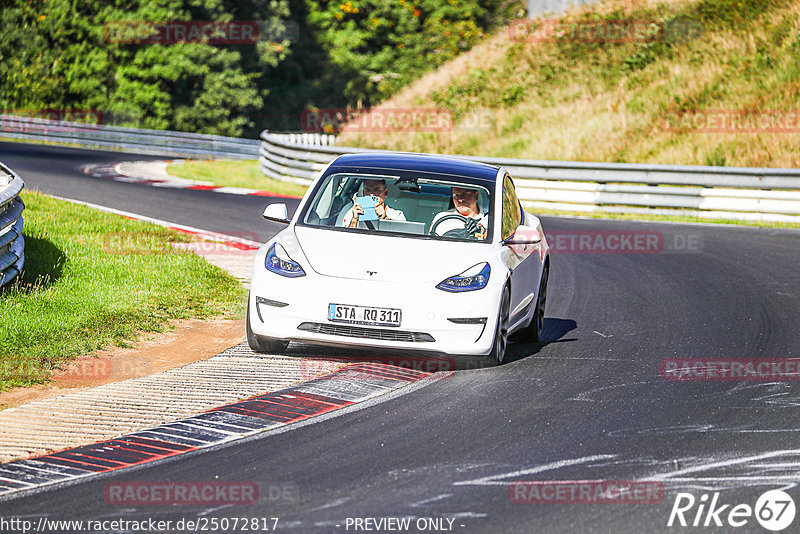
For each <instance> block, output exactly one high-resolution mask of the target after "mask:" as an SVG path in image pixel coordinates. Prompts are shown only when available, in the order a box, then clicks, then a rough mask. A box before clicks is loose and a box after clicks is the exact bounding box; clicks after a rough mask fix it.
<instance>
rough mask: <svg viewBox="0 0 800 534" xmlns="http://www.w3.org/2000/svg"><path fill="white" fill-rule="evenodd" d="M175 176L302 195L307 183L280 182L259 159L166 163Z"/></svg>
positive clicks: (228, 185) (227, 185) (222, 184)
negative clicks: (264, 168)
mask: <svg viewBox="0 0 800 534" xmlns="http://www.w3.org/2000/svg"><path fill="white" fill-rule="evenodd" d="M167 172H169V173H170V174H172V175H173V176H178V177H180V178H187V179H189V180H202V181H206V182H211V183H213V184H214V185H218V186H226V187H246V188H249V189H260V190H262V191H269V192H270V193H276V194H279V195H292V196H297V197H301V196H303V195H304V194H305V192H306V189H307V188H306V186H304V185H299V184H294V183H291V182H281V181H279V180H273V179H271V178H267V177H266V176H264V173H263V172H261V169H260V168H259V166H258V161H257V160H189V161H186V162H185V163H175V164H172V165H169V166H168V167H167Z"/></svg>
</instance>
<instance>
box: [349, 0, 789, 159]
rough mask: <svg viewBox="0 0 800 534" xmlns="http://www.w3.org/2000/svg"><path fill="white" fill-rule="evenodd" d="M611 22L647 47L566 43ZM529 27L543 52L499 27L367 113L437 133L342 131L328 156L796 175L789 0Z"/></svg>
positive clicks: (647, 9)
mask: <svg viewBox="0 0 800 534" xmlns="http://www.w3.org/2000/svg"><path fill="white" fill-rule="evenodd" d="M619 20H636V21H639V22H645V23H646V24H647V28H649V30H648V31H652V32H654V33H653V34H652V35H654V37H652V38H650V39H639V38H633V39H627V40H626V42H619V40H615V39H611V40H605V41H604V40H603V38H602V37H601V38H597V37H594V38H581V37H575V36H576V35H580V31H581V30H580V28H583V29H584V30H585V29H586V28H589V29H593V28H594V29H596V28H603V27H606V28H612V27H614V25H615V24H616V21H619ZM541 22H542V21H540V23H541ZM544 22H545V23H547V22H548V21H544ZM551 27H552V24H551ZM543 28H544V30H543V29H541V28H540V29H538V30H537V27H536V26H533V27H529V28H527V30H528V32H529V35H531V32H534V33H532V34H533V35H547V36H548V38H547V39H544V40H542V39H535V38H524V36H522V38H521V32H520V31H519V28H518V27H516V28H511V29H509V28H505V29H503V30H501V31H500V32H498V33H497V34H496V35H495V36H494V37H493V38H491V39H489V40H487V41H486V42H484V43H482V44H480V45H478V46H477V47H476V48H474V49H472V50H471V51H469V52H467V53H465V54H463V55H462V56H460V57H458V58H456V59H455V60H453V61H451V62H450V63H448V64H446V65H444V66H443V67H441V68H440V69H439V70H438V71H436V72H433V73H430V74H429V75H427V76H425V77H424V78H422V79H420V80H418V81H417V82H416V83H414V84H412V85H410V86H408V87H406V88H405V89H404V90H402V91H401V92H399V93H398V94H397V95H396V96H395V97H394V98H392V99H390V100H388V101H386V102H385V103H384V104H383V105H382V106H381V107H382V108H412V107H413V108H425V109H427V108H440V109H442V108H443V109H447V110H449V111H450V112H451V114H452V117H453V119H454V120H455V126H454V128H452V129H451V130H449V131H446V132H392V133H385V132H361V133H357V132H356V133H353V132H346V133H345V134H343V136H342V137H341V138H340V139H339V141H338V143H337V144H339V145H342V146H345V145H350V146H352V145H355V146H364V147H372V148H390V149H395V150H411V151H421V152H440V153H460V154H483V155H491V156H506V157H516V158H534V159H554V160H576V161H610V162H639V163H672V164H693V165H728V166H764V167H800V133H798V132H800V1H798V0H793V1H792V0H747V1H741V0H682V1H670V2H656V1H647V0H608V1H604V2H601V3H599V4H597V5H595V6H594V7H590V8H580V9H576V10H573V11H571V12H570V13H568V15H567V16H564V17H563V18H562V19H560V21H559V22H558V24H557V25H556V28H557V31H555V32H551V33H546V30H547V26H546V25H545V26H543ZM571 28H572V29H571ZM574 28H579V30H578V31H577V32H576V31H575V30H574ZM536 31H539V32H540V33H538V34H536V33H535V32H536ZM593 31H594V30H593ZM541 32H545V33H541ZM595 35H602V32H600V33H595ZM373 113H375V110H373ZM481 118H483V119H484V120H481ZM487 119H488V120H487ZM476 126H477V127H476ZM743 127H744V128H748V127H749V131H742V128H743Z"/></svg>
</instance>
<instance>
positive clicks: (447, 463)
mask: <svg viewBox="0 0 800 534" xmlns="http://www.w3.org/2000/svg"><path fill="white" fill-rule="evenodd" d="M147 158H148V157H146V156H142V157H139V156H131V155H130V154H121V153H107V152H93V151H82V150H76V149H68V148H53V147H44V146H38V145H15V144H10V143H2V144H0V161H3V162H5V163H6V164H8V165H9V166H11V167H12V168H13V169H14V170H16V171H17V172H18V173H20V174H21V175H22V176H23V178H24V179H25V181H26V184H27V186H28V187H29V188H31V189H38V190H40V191H42V192H45V193H50V194H54V195H58V196H63V197H68V198H73V199H79V200H85V201H88V202H93V203H97V204H103V205H106V206H110V207H113V208H118V209H124V210H127V211H132V212H135V213H140V214H143V215H147V216H150V217H157V218H161V219H167V220H170V221H173V222H177V223H181V224H186V225H191V226H196V227H201V228H204V229H208V230H214V231H220V232H228V233H235V232H239V233H241V232H255V233H257V235H258V236H260V237H261V238H262V239H266V238H267V237H268V236H269V235H271V232H274V231H275V229H276V228H277V226H276V225H270V224H268V223H266V222H265V221H263V219H261V216H260V213H261V211H262V210H263V206H264V205H265V203H266V199H263V198H258V197H241V196H231V195H220V194H215V193H207V192H202V191H185V190H167V189H158V188H154V187H147V186H142V185H131V184H124V183H116V182H106V181H102V180H100V179H97V178H92V177H89V176H86V175H84V174H83V173H82V171H81V168H82V167H83V165H85V164H89V163H98V162H106V161H125V160H131V159H147ZM542 219H543V224H544V228H545V231H546V233H547V234H548V235H550V234H551V233H553V234H558V233H562V234H564V235H569V234H575V233H579V234H587V233H589V234H592V235H596V233H597V232H611V233H617V234H625V233H628V232H636V231H644V232H650V233H657V234H659V235H661V236H662V237H663V242H664V249H663V250H661V251H659V252H658V253H652V254H642V253H636V254H633V253H606V254H597V253H595V254H585V253H570V251H562V252H561V253H554V254H553V255H552V270H551V277H550V287H549V299H548V300H549V302H548V309H547V319H546V324H545V330H546V332H545V343H543V344H541V345H534V344H526V345H513V344H512V345H511V352H512V355H511V361H510V362H508V363H507V364H505V365H503V366H501V367H498V368H484V369H475V370H462V371H457V372H456V373H455V374H454V375H453V376H450V377H448V378H445V379H442V380H438V381H435V382H433V383H432V384H430V385H427V386H425V387H419V388H416V389H414V388H409V389H410V391H409V392H407V393H405V394H400V395H397V396H396V397H394V398H389V399H384V400H382V402H377V403H374V404H369V403H367V404H365V405H359V407H358V409H355V410H351V411H345V412H344V413H342V414H340V415H337V416H334V417H329V418H321V419H318V420H312V421H314V422H311V423H310V424H305V425H300V426H297V427H295V428H293V429H291V430H289V431H286V432H282V433H271V434H270V433H268V434H265V435H262V436H259V437H258V438H257V439H252V440H249V441H245V442H239V443H236V444H233V445H230V446H226V447H224V448H219V449H216V450H209V451H205V452H203V453H201V454H194V455H188V456H185V457H182V458H179V459H175V460H166V461H163V462H160V463H158V464H154V465H149V466H147V467H144V468H142V469H138V470H133V471H127V472H126V471H123V472H118V473H115V474H112V475H110V476H107V477H104V478H95V479H90V480H88V481H86V482H83V483H80V484H76V485H72V486H68V487H61V488H51V489H47V490H44V491H41V492H39V493H35V494H33V495H28V496H25V497H22V498H18V499H14V500H10V501H4V502H0V516H10V515H12V514H13V515H14V516H17V517H21V516H27V517H32V518H38V517H41V516H43V515H46V516H47V517H49V518H51V519H71V518H75V519H81V518H82V519H94V520H98V519H117V518H127V519H137V520H141V519H143V518H155V519H159V520H167V519H170V520H173V521H176V520H179V519H181V518H193V519H196V518H197V517H209V518H211V517H218V518H223V517H228V518H232V517H248V518H254V517H278V518H279V522H278V528H277V531H279V532H357V531H359V530H356V529H355V528H354V526H353V524H354V523H352V522H350V523H348V518H351V520H352V519H353V518H362V519H363V518H375V519H378V518H382V517H411V518H413V520H416V519H418V518H436V519H441V518H449V519H454V521H453V523H452V527H451V528H452V531H456V532H525V533H528V532H636V533H639V532H667V531H669V532H684V531H685V532H695V531H703V532H715V531H717V532H730V531H736V532H766V530H764V529H763V528H762V527H761V526H760V525H759V524H758V523H757V522H756V520H755V518H752V517H751V518H750V519H749V522H748V523H747V524H745V525H744V526H742V527H740V528H736V529H733V528H732V527H730V526H728V525H727V524H726V525H725V526H724V527H723V528H716V529H715V528H713V527H709V528H702V527H696V528H695V527H677V526H674V527H672V528H668V527H667V526H666V525H667V521H668V519H669V516H670V511H671V509H672V506H673V503H674V502H675V499H676V495H677V493H678V492H689V493H692V494H693V495H694V497H696V498H697V499H698V500H699V499H700V496H701V495H702V494H703V493H706V494H708V495H713V493H714V492H716V491H720V492H721V493H720V496H719V503H720V504H729V505H731V506H729V507H728V510H730V508H731V507H732V505H736V504H741V503H744V504H748V505H750V506H754V505H755V503H756V500H757V498H758V497H759V495H761V494H762V493H763V492H764V491H766V490H770V489H778V488H784V489H785V490H786V491H787V492H788V493H789V495H791V496H792V497H793V498H794V500H795V503H800V491H798V489H797V487H796V486H797V484H798V483H799V482H800V435H799V434H800V385H798V383H797V382H791V381H784V382H764V381H729V382H725V381H710V382H674V381H667V380H664V379H662V378H661V377H660V375H659V365H660V362H661V361H662V360H663V359H665V358H781V359H783V358H798V357H800V328H798V326H797V325H798V319H799V318H800V266H799V264H800V231H796V230H778V229H754V228H736V227H718V226H705V225H675V224H656V223H637V222H627V221H601V220H583V219H558V218H549V217H543V218H542ZM603 235H608V234H603ZM685 243H692V244H693V245H692V246H691V247H688V248H684V247H683V245H684V244H685ZM674 247H677V248H678V249H679V250H673V249H671V248H674ZM573 252H574V251H573ZM214 480H217V481H240V482H241V481H249V482H256V483H258V484H259V487H260V488H261V496H262V497H261V500H260V502H259V504H258V505H251V506H233V507H224V506H223V507H214V508H207V507H203V506H181V507H174V506H173V507H169V506H139V507H130V506H119V505H113V504H108V503H107V502H106V501H105V499H104V487H105V486H106V484H108V483H110V482H119V481H152V482H163V481H214ZM531 480H538V481H541V480H618V481H622V480H647V481H658V482H661V483H662V484H663V488H664V497H663V500H662V501H661V502H660V503H652V504H630V503H623V504H618V503H615V504H609V503H603V504H597V503H593V504H580V503H560V504H541V503H538V504H531V503H514V502H512V500H511V499H510V497H509V483H510V482H514V481H531ZM276 488H277V489H278V490H280V489H281V488H283V489H287V488H288V490H289V491H288V492H286V491H284V492H280V491H271V490H273V489H276ZM709 500H710V499H709ZM696 511H697V506H695V508H693V509H692V510H691V512H687V514H686V517H687V520H688V521H692V520H694V517H695V512H696ZM726 516H727V511H726V512H725V513H723V514H722V515H721V516H720V517H721V519H722V520H723V521H724V520H725V519H726ZM702 520H703V521H704V520H705V514H703V516H702ZM271 524H272V523H270V525H271ZM413 524H414V523H413V521H412V525H413ZM711 524H712V525H713V522H712V523H711ZM797 524H800V518H797V519H795V523H794V524H793V526H792V528H790V529H789V530H787V531H795V532H796V531H797V530H796V529H797ZM348 525H349V527H348ZM429 526H430V525H429ZM447 526H448V522H447V521H445V522H444V527H443V528H444V529H445V530H439V531H446V529H447ZM361 531H364V530H361ZM411 531H415V532H416V531H417V530H413V529H412V530H411ZM426 531H435V530H433V527H431V528H429V529H427V530H426Z"/></svg>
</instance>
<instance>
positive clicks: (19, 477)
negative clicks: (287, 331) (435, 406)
mask: <svg viewBox="0 0 800 534" xmlns="http://www.w3.org/2000/svg"><path fill="white" fill-rule="evenodd" d="M429 376H431V373H428V372H425V371H418V370H414V369H408V368H403V367H396V366H393V365H386V364H380V363H353V364H350V365H348V366H346V367H344V368H342V369H339V370H337V371H335V372H333V373H330V374H328V375H325V376H322V377H319V378H316V379H312V380H309V381H307V382H303V383H301V384H298V385H295V386H292V387H289V388H286V389H282V390H280V391H275V392H273V393H267V394H264V395H259V396H255V397H251V398H249V399H247V400H244V401H241V402H235V403H233V404H228V405H225V406H221V407H219V408H214V409H212V410H209V411H207V412H204V413H201V414H199V415H194V416H191V417H186V418H184V419H179V420H177V421H173V422H171V423H167V424H163V425H159V426H156V427H153V428H148V429H146V430H140V431H137V432H133V433H130V434H125V435H123V436H120V437H117V438H115V439H110V440H107V441H100V442H98V443H94V444H93V445H86V446H82V447H77V448H73V449H67V450H63V451H60V452H56V453H52V454H47V455H44V456H39V457H36V458H31V459H26V460H18V461H14V462H9V463H6V464H1V465H0V500H5V499H7V498H13V497H14V496H15V495H17V494H18V493H19V492H21V491H25V490H32V489H35V488H38V487H42V486H47V485H51V484H61V483H64V482H70V481H72V480H76V479H81V478H85V477H89V476H92V475H96V474H100V473H107V472H110V471H117V470H120V469H125V468H129V467H133V466H137V465H142V464H146V463H150V462H154V461H157V460H162V459H164V458H168V457H172V456H178V455H181V454H186V453H189V452H192V451H197V450H200V449H204V448H209V447H212V446H216V445H219V444H222V443H227V442H230V441H234V440H238V439H242V438H246V437H248V436H252V435H255V434H258V433H261V432H266V431H268V430H273V429H276V428H278V427H282V426H285V425H289V424H291V423H295V422H298V421H302V420H305V419H308V418H311V417H314V416H318V415H322V414H324V413H327V412H331V411H335V410H339V409H342V408H344V407H346V406H351V405H353V404H357V403H361V402H364V401H367V400H369V399H372V398H374V397H378V396H381V395H384V394H386V393H389V392H391V391H394V390H397V389H400V388H402V387H405V386H407V385H409V384H411V383H412V382H416V381H419V380H422V379H424V378H427V377H429ZM25 492H26V493H27V491H25Z"/></svg>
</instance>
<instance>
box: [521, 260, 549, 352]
mask: <svg viewBox="0 0 800 534" xmlns="http://www.w3.org/2000/svg"><path fill="white" fill-rule="evenodd" d="M549 277H550V268H549V267H547V266H545V268H544V272H542V281H541V282H540V283H539V291H538V292H537V294H536V308H535V309H534V310H533V318H532V319H531V324H530V325H529V326H528V327H527V328H525V329H524V330H522V331H520V332H519V333H516V334H514V341H522V342H527V343H535V342H537V341H539V340H540V339H541V338H542V330H543V329H544V310H545V307H546V305H547V281H548V279H549Z"/></svg>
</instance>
